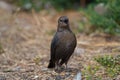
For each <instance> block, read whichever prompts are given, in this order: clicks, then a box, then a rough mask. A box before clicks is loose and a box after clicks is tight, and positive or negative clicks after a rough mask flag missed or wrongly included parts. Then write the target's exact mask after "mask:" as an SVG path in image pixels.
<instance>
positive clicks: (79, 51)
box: [74, 47, 85, 56]
mask: <svg viewBox="0 0 120 80" xmlns="http://www.w3.org/2000/svg"><path fill="white" fill-rule="evenodd" d="M74 53H75V55H76V56H80V54H83V53H85V49H83V48H78V47H76V49H75V52H74Z"/></svg>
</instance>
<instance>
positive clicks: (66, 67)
mask: <svg viewBox="0 0 120 80" xmlns="http://www.w3.org/2000/svg"><path fill="white" fill-rule="evenodd" d="M65 69H66V70H67V69H68V66H67V62H65Z"/></svg>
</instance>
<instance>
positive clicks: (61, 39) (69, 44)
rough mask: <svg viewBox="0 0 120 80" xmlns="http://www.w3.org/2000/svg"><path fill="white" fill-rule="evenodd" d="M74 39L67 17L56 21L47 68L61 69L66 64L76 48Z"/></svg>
mask: <svg viewBox="0 0 120 80" xmlns="http://www.w3.org/2000/svg"><path fill="white" fill-rule="evenodd" d="M76 43H77V41H76V37H75V35H74V33H73V32H72V31H71V29H70V26H69V19H68V17H67V16H61V17H60V18H59V19H58V27H57V32H56V33H55V35H54V38H53V39H52V42H51V54H50V55H51V57H50V62H49V65H48V68H55V67H56V66H57V68H58V67H61V66H62V65H63V64H64V63H65V65H66V68H67V63H68V60H69V58H70V56H71V55H72V54H73V52H74V49H75V47H76Z"/></svg>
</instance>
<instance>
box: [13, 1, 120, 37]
mask: <svg viewBox="0 0 120 80" xmlns="http://www.w3.org/2000/svg"><path fill="white" fill-rule="evenodd" d="M11 1H13V2H14V4H16V5H18V6H20V7H21V8H22V9H24V10H27V11H30V10H32V9H34V10H36V11H40V10H42V9H47V10H49V9H50V8H55V9H56V10H59V11H62V10H66V9H78V8H80V0H69V1H68V0H16V1H15V0H11ZM13 2H12V3H13ZM100 3H102V4H103V7H104V8H105V12H103V14H102V15H101V14H99V13H98V12H96V11H95V10H94V8H95V6H96V5H98V4H100ZM119 4H120V0H93V1H91V3H90V4H89V5H88V7H86V9H83V11H84V14H86V17H87V19H88V20H89V23H90V25H91V26H90V27H88V28H89V29H88V30H87V31H84V30H86V27H85V29H84V28H83V27H82V29H81V27H80V28H78V30H79V31H78V32H87V33H93V32H98V33H101V32H102V33H107V34H112V35H119V34H120V15H119V13H120V5H119ZM78 24H80V25H81V24H82V26H85V25H84V24H83V23H82V22H80V23H78ZM86 24H88V23H86Z"/></svg>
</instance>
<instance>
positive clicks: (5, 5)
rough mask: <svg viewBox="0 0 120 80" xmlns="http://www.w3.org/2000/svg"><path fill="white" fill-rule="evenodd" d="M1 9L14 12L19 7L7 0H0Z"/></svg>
mask: <svg viewBox="0 0 120 80" xmlns="http://www.w3.org/2000/svg"><path fill="white" fill-rule="evenodd" d="M0 9H3V10H6V11H8V12H10V13H13V12H14V11H15V10H16V9H17V8H16V7H15V6H12V5H11V4H9V3H7V2H5V1H0Z"/></svg>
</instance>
